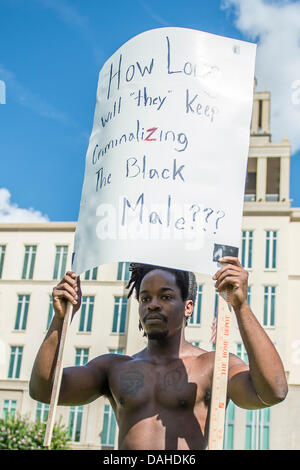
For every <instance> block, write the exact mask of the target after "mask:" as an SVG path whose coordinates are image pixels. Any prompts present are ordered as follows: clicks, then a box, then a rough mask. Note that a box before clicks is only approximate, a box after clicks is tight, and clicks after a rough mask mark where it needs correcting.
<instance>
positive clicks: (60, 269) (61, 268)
mask: <svg viewBox="0 0 300 470" xmlns="http://www.w3.org/2000/svg"><path fill="white" fill-rule="evenodd" d="M67 256H68V246H65V245H61V246H57V247H56V255H55V263H54V271H53V279H62V278H63V277H64V275H65V272H66V265H67Z"/></svg>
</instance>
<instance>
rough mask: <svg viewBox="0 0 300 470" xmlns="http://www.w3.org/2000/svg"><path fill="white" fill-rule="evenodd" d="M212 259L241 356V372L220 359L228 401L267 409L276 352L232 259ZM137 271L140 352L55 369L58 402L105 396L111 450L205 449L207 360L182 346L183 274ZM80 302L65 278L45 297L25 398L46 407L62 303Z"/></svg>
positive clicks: (280, 374) (277, 384)
mask: <svg viewBox="0 0 300 470" xmlns="http://www.w3.org/2000/svg"><path fill="white" fill-rule="evenodd" d="M219 262H220V263H224V266H223V267H222V268H221V269H219V271H218V272H217V273H216V274H215V276H214V280H215V281H216V284H215V286H216V289H217V291H219V292H220V291H222V290H224V289H225V288H231V289H232V297H231V304H232V307H233V309H234V312H235V314H236V318H237V322H238V325H239V329H240V332H241V336H242V339H243V342H244V345H245V348H246V350H247V353H248V358H249V367H248V365H246V364H245V363H244V362H243V361H242V360H241V359H239V358H238V357H237V356H235V355H233V354H230V359H229V373H228V390H227V393H228V400H229V399H231V400H232V401H233V402H234V403H235V404H236V405H238V406H239V407H242V408H247V409H258V408H264V407H266V406H272V405H275V404H277V403H279V402H281V401H282V400H284V398H285V396H286V394H287V382H286V378H285V373H284V368H283V365H282V362H281V359H280V357H279V355H278V353H277V352H276V349H275V348H274V346H273V344H272V342H271V341H270V339H269V338H268V336H267V335H266V333H265V331H264V330H263V328H262V327H261V326H260V324H259V322H258V321H257V320H256V318H255V316H254V314H253V313H252V312H251V310H250V308H249V305H248V303H247V287H248V273H247V272H246V271H245V270H244V269H243V268H242V266H241V264H240V263H239V261H238V259H237V258H232V257H226V258H223V259H220V260H219ZM143 266H144V265H132V278H131V281H130V283H129V286H128V287H130V285H131V284H133V286H132V288H131V292H132V290H133V289H135V292H136V296H137V299H138V302H139V318H140V328H142V329H143V330H144V334H145V335H146V336H147V341H148V345H147V347H146V348H145V349H144V350H142V351H140V352H138V353H137V354H134V355H133V356H126V355H116V354H105V355H102V356H99V357H97V358H95V359H93V360H91V361H90V362H88V363H87V364H86V365H85V366H81V367H67V368H64V370H63V376H62V383H61V390H60V396H59V404H60V405H68V406H69V405H84V404H86V403H90V402H91V401H93V400H95V399H97V398H98V397H100V396H103V395H104V396H106V397H107V398H108V399H109V401H110V403H111V405H112V407H113V409H114V412H115V415H116V419H117V422H118V426H119V447H118V448H119V450H142V449H144V450H154V449H158V450H162V449H170V450H177V449H180V450H185V449H191V450H197V449H198V450H199V449H205V448H206V446H207V438H208V419H209V418H208V417H209V405H210V391H211V387H212V375H213V365H214V354H215V353H214V352H211V351H210V352H208V351H205V350H203V349H199V348H197V347H194V346H192V345H191V344H190V343H189V342H187V341H186V340H185V336H184V330H185V325H186V322H187V320H188V318H189V317H190V316H191V315H192V312H193V300H192V297H193V295H190V288H189V285H188V284H189V282H190V279H191V278H190V277H189V276H190V273H186V272H183V271H179V272H178V271H174V270H167V269H162V268H157V267H152V268H149V267H148V269H144V268H145V266H144V268H143ZM149 269H150V270H149ZM178 273H179V274H178ZM194 284H195V281H194ZM131 292H130V294H131ZM80 299H81V291H80V282H79V277H77V276H76V275H75V274H74V273H72V272H68V273H67V274H66V276H65V277H64V278H63V280H62V281H61V282H60V283H59V284H58V286H57V287H56V288H54V290H53V306H54V310H55V315H54V319H53V321H52V324H51V326H50V329H49V331H48V333H47V336H46V338H45V340H44V342H43V343H42V345H41V347H40V350H39V352H38V354H37V357H36V360H35V364H34V367H33V370H32V376H31V380H30V395H31V397H32V398H34V399H35V400H38V401H41V402H45V403H49V402H50V396H51V388H52V383H53V378H54V377H53V375H54V369H55V364H56V357H57V352H58V346H59V339H60V334H61V329H62V323H63V318H64V315H65V311H66V303H67V300H69V301H71V302H72V303H73V304H74V308H73V311H74V313H75V312H76V311H77V310H78V308H79V306H80Z"/></svg>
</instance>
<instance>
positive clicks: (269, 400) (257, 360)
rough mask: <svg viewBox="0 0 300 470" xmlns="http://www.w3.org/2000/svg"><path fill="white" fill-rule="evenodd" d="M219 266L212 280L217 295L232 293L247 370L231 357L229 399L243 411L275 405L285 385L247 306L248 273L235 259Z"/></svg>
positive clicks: (269, 344)
mask: <svg viewBox="0 0 300 470" xmlns="http://www.w3.org/2000/svg"><path fill="white" fill-rule="evenodd" d="M219 262H221V263H224V264H225V265H224V266H223V267H222V268H221V269H220V270H219V271H218V272H217V273H216V275H215V276H214V279H215V280H216V288H217V290H218V291H219V292H221V291H223V290H226V289H228V288H231V289H232V294H231V304H232V307H233V309H234V311H235V314H236V318H237V322H238V326H239V330H240V333H241V337H242V340H243V343H244V346H245V348H246V351H247V354H248V359H249V367H248V366H246V365H245V363H244V362H243V361H241V360H240V359H239V358H238V357H237V356H233V355H231V357H230V362H229V371H228V379H229V382H228V396H229V398H231V399H232V400H233V402H234V403H236V404H237V405H238V406H240V407H242V408H249V409H252V408H253V409H255V408H263V407H265V406H272V405H275V404H277V403H279V402H281V401H282V400H284V398H285V397H286V395H287V392H288V385H287V381H286V377H285V372H284V368H283V364H282V361H281V359H280V357H279V354H278V353H277V351H276V349H275V347H274V345H273V343H272V341H271V340H270V338H269V337H268V335H267V334H266V332H265V331H264V329H263V328H262V326H261V325H260V323H259V322H258V320H257V319H256V317H255V316H254V314H253V313H252V311H251V309H250V307H249V305H248V302H247V292H248V273H247V271H245V270H244V269H243V267H242V266H241V264H240V262H239V260H238V259H237V258H233V257H224V258H223V259H220V260H219Z"/></svg>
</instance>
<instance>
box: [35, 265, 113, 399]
mask: <svg viewBox="0 0 300 470" xmlns="http://www.w3.org/2000/svg"><path fill="white" fill-rule="evenodd" d="M52 297H53V308H54V312H55V314H54V317H53V320H52V323H51V325H50V328H49V330H48V333H47V335H46V337H45V339H44V341H43V343H42V345H41V347H40V349H39V351H38V354H37V356H36V359H35V362H34V366H33V369H32V373H31V378H30V383H29V393H30V396H31V397H32V398H33V399H34V400H38V401H41V402H43V403H49V402H50V398H51V391H52V385H53V381H54V373H55V366H56V361H57V355H58V349H59V342H60V337H61V332H62V326H63V321H64V316H65V314H66V309H67V302H68V301H70V302H71V303H72V304H73V315H74V314H75V313H76V311H77V310H78V309H79V307H80V302H81V289H80V279H79V276H77V275H76V274H75V273H72V272H70V271H69V272H67V273H66V275H65V276H64V278H63V279H62V280H61V281H60V283H59V284H58V285H57V286H56V287H55V288H54V289H53V293H52ZM106 362H107V361H106V358H105V356H103V357H102V358H97V359H94V360H92V361H90V362H89V363H88V364H86V365H85V366H82V367H67V368H65V369H64V370H63V375H62V381H61V387H60V395H59V401H58V404H59V405H80V404H84V403H89V402H90V401H92V400H94V399H96V398H97V397H98V396H100V395H101V394H102V393H104V390H105V388H106Z"/></svg>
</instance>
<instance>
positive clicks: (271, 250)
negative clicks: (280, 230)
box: [265, 230, 277, 269]
mask: <svg viewBox="0 0 300 470" xmlns="http://www.w3.org/2000/svg"><path fill="white" fill-rule="evenodd" d="M276 249H277V232H275V231H274V230H267V231H266V262H265V268H266V269H276Z"/></svg>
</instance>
